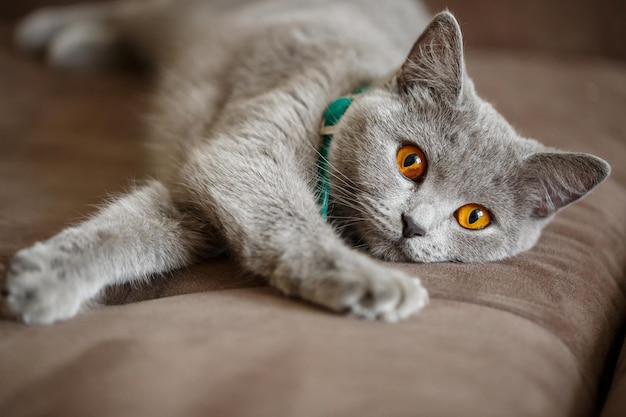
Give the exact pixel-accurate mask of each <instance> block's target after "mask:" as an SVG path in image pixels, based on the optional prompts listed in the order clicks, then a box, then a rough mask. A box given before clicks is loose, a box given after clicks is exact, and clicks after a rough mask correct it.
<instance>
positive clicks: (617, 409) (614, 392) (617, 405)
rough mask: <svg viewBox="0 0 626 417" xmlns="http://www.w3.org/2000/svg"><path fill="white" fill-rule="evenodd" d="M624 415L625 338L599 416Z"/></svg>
mask: <svg viewBox="0 0 626 417" xmlns="http://www.w3.org/2000/svg"><path fill="white" fill-rule="evenodd" d="M623 416H626V339H624V343H623V344H622V350H621V354H620V356H619V360H618V361H617V366H616V367H615V369H614V377H613V382H612V383H611V386H610V388H609V393H608V396H607V400H606V404H605V406H604V409H603V410H602V414H601V417H623Z"/></svg>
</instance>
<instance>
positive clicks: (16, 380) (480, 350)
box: [0, 0, 626, 417]
mask: <svg viewBox="0 0 626 417" xmlns="http://www.w3.org/2000/svg"><path fill="white" fill-rule="evenodd" d="M16 3H19V4H16V5H14V6H11V7H10V6H7V5H2V6H1V7H0V12H2V13H3V14H2V15H1V16H3V17H4V18H5V24H3V25H0V26H1V27H0V91H1V92H2V94H1V95H0V268H3V267H6V265H7V263H8V261H9V259H10V257H11V256H12V254H13V253H14V252H15V251H16V250H18V249H19V248H21V247H24V246H27V245H30V244H32V243H33V242H35V241H37V240H42V239H45V238H47V237H49V236H51V235H52V234H54V233H56V232H57V231H59V230H60V229H62V228H63V227H65V226H67V225H69V224H72V223H74V222H76V221H79V220H80V219H81V218H84V216H86V215H88V214H90V213H91V212H93V210H95V207H94V205H95V204H97V203H99V202H101V201H102V200H103V198H106V197H107V195H108V193H119V192H122V191H123V190H124V189H125V188H127V187H128V185H129V184H130V183H131V182H132V181H133V180H134V179H141V178H142V172H143V169H142V163H141V156H142V140H141V139H142V135H143V130H142V127H141V126H142V125H141V118H140V116H141V114H142V112H143V111H144V110H145V109H146V95H147V94H148V92H149V88H150V83H149V82H147V81H145V80H143V79H141V78H140V77H138V76H136V75H133V74H89V75H76V74H66V73H61V72H54V71H50V70H48V69H46V68H45V67H44V66H43V65H41V63H39V62H37V61H36V60H31V59H28V58H26V57H23V56H20V55H19V54H18V53H17V52H16V51H15V50H14V49H13V48H12V46H11V26H12V25H11V22H12V19H13V18H14V16H17V15H18V14H19V13H18V12H22V11H23V8H25V7H26V5H30V6H32V5H34V4H41V3H43V1H38V2H35V1H26V2H23V3H22V2H16ZM431 3H432V4H436V5H437V6H440V5H441V4H442V2H439V1H437V2H435V1H433V2H431ZM462 3H463V2H461V1H460V0H459V1H456V2H449V4H450V7H451V9H452V10H455V6H456V7H459V9H460V10H459V13H463V16H467V18H462V19H466V20H464V22H465V23H463V28H464V29H466V28H467V30H468V31H470V32H471V31H472V29H471V28H472V27H474V26H476V25H478V26H481V25H487V27H481V28H480V29H474V31H475V34H474V35H472V36H474V39H475V41H474V43H470V44H469V45H468V53H467V55H468V70H469V72H470V75H471V76H472V77H473V78H474V80H475V82H476V85H477V89H478V90H479V92H480V93H481V94H482V95H483V96H485V97H486V98H488V99H489V100H490V101H491V102H493V103H494V105H495V106H496V108H497V109H498V110H500V111H501V112H502V113H503V114H504V115H505V116H506V117H507V118H508V119H509V120H510V121H511V123H512V124H513V125H514V126H516V127H517V128H518V130H519V131H520V132H521V133H522V134H524V135H527V136H529V137H533V138H536V139H540V140H541V141H542V142H544V143H546V144H549V145H553V146H558V147H561V148H564V149H568V150H574V151H582V152H592V153H595V154H597V155H599V156H601V157H603V158H605V159H606V160H608V161H609V162H610V163H611V165H612V167H613V172H612V175H611V177H610V178H609V179H608V180H607V181H606V182H605V183H604V184H603V185H602V186H600V187H599V188H598V189H597V190H596V191H595V192H593V193H592V195H590V196H589V197H588V198H586V199H585V200H583V201H582V202H580V203H578V204H576V205H574V206H572V207H569V208H567V209H565V210H564V211H563V212H561V213H560V214H559V215H558V216H557V218H556V219H555V220H554V222H553V223H552V224H551V225H550V226H549V227H548V228H547V229H546V230H545V232H544V234H543V235H542V238H541V240H540V241H539V243H538V244H537V246H536V247H535V248H534V249H532V250H531V251H529V252H527V253H524V254H522V255H520V256H517V257H515V258H513V259H510V260H506V261H502V262H498V263H493V264H486V265H460V264H433V265H416V264H396V265H395V266H396V267H398V268H401V269H404V270H407V271H410V272H412V273H415V274H417V275H419V276H420V277H422V279H423V281H424V282H425V284H426V286H427V287H428V288H429V290H430V292H431V296H432V301H431V304H430V305H429V307H428V308H426V309H425V310H424V311H423V313H422V314H420V315H418V316H416V317H414V318H411V319H410V320H407V321H405V322H402V323H398V324H393V325H390V324H385V323H375V322H366V321H359V320H354V319H348V318H344V317H340V316H336V315H334V314H330V313H328V312H326V311H323V310H321V309H318V308H316V307H313V306H311V305H308V304H305V303H302V302H299V301H297V300H292V299H288V298H285V297H283V296H281V295H280V294H278V293H277V292H276V291H275V290H273V289H271V288H270V287H268V286H266V284H265V283H264V282H263V280H261V279H259V278H257V277H254V276H251V275H249V274H247V273H245V272H243V271H242V270H241V269H240V268H239V267H238V266H237V265H235V264H234V263H233V262H232V261H230V260H229V259H220V260H217V261H214V262H209V263H207V264H204V265H198V266H195V267H192V268H189V269H187V270H184V271H178V272H175V273H172V274H170V275H168V276H164V277H156V278H155V279H154V281H153V282H152V283H150V284H146V285H144V286H142V287H138V288H137V287H131V286H123V287H120V288H114V289H111V290H110V291H109V292H108V294H107V297H106V299H105V300H104V304H107V305H106V306H103V307H101V308H97V309H95V310H92V311H89V312H87V313H84V314H82V315H80V316H79V317H77V318H76V319H74V320H71V321H68V322H65V323H61V324H58V325H54V326H50V327H27V326H24V325H21V324H18V323H15V322H12V321H7V320H5V321H0V415H1V416H6V417H8V416H50V415H54V416H86V415H89V416H112V415H132V416H144V415H145V416H172V415H181V416H182V415H203V416H205V415H217V416H244V415H246V416H247V415H254V416H296V415H297V416H352V415H359V416H381V415H388V416H417V415H420V416H421V415H423V416H550V417H552V416H589V415H594V414H597V413H600V412H601V413H602V415H603V416H606V417H617V416H622V415H624V414H625V411H626V357H625V355H626V352H622V354H621V358H620V360H619V361H618V363H617V366H616V364H615V361H616V359H617V356H618V354H619V350H620V347H621V346H622V344H623V340H624V333H623V331H624V324H625V317H626V297H625V294H626V276H625V271H626V211H625V210H624V207H626V165H625V164H624V162H625V161H626V119H624V114H626V63H624V62H623V61H620V60H616V59H607V58H603V57H602V56H601V55H610V56H614V57H615V56H621V55H620V54H621V53H622V52H621V51H623V50H620V49H619V48H618V47H615V48H616V49H611V51H614V50H615V51H617V52H611V51H608V50H603V49H598V48H599V47H598V48H596V49H594V50H593V51H591V49H590V48H593V45H596V46H597V45H599V43H598V44H597V43H595V42H596V41H595V40H593V41H592V40H588V42H589V43H583V44H580V45H575V46H572V47H571V48H570V47H565V46H563V44H560V45H553V46H550V47H549V48H547V47H546V48H547V49H546V48H540V47H538V46H537V45H536V44H535V43H534V42H535V41H534V40H533V39H532V38H528V39H525V40H524V41H523V43H524V45H519V44H518V43H517V41H510V42H509V44H510V45H512V46H514V47H515V48H513V47H506V48H504V47H503V46H505V45H501V44H499V43H498V42H491V43H490V42H485V41H481V38H480V36H479V35H480V33H482V32H481V31H487V30H488V25H489V24H490V22H492V20H493V16H490V17H489V18H486V17H482V18H476V19H477V20H476V21H475V20H469V17H471V16H475V15H476V14H475V12H474V11H473V10H471V9H468V8H467V7H464V6H462ZM481 3H484V2H481ZM503 3H506V4H509V5H512V4H513V2H512V1H507V2H503ZM557 3H558V2H557ZM574 3H575V4H578V3H577V2H574ZM477 4H480V3H477ZM542 4H545V3H544V2H537V5H536V6H535V9H534V10H535V11H537V10H540V9H541V7H542V6H541V5H542ZM580 4H584V5H586V4H587V3H585V2H580ZM601 4H603V3H602V2H601ZM477 7H478V6H477ZM485 7H486V6H485ZM510 7H513V6H510ZM550 7H552V6H550ZM581 7H583V6H580V7H578V8H574V9H575V10H581ZM495 11H499V13H501V14H503V15H505V16H506V17H507V18H515V16H513V17H511V15H510V13H509V14H507V12H506V11H508V12H510V11H511V9H507V8H506V7H504V6H498V8H496V9H494V10H492V12H495ZM485 14H486V13H485ZM526 16H527V15H524V14H522V16H521V17H519V19H521V18H522V17H524V18H525V17H526ZM577 16H579V17H580V16H583V15H582V14H580V15H577ZM594 16H595V15H589V16H587V17H586V18H588V19H591V20H594V19H595V17H594ZM580 18H583V17H580ZM594 22H596V20H594ZM596 23H597V22H596ZM596 23H594V24H596ZM562 24H563V25H565V26H566V27H569V26H567V25H569V23H562ZM491 25H492V26H494V25H495V23H491ZM511 25H513V26H515V25H520V22H519V21H514V22H512V23H511ZM589 25H590V26H591V25H592V24H591V23H589ZM584 27H587V26H584ZM494 30H495V29H494ZM501 30H503V31H504V29H501ZM581 30H582V29H581ZM603 30H606V31H608V30H613V29H610V28H608V29H603ZM615 30H617V29H615ZM548 32H550V31H549V30H548ZM601 33H605V32H602V31H601ZM481 36H482V35H481ZM546 36H547V35H546ZM588 36H592V34H591V33H589V34H588ZM598 36H600V38H601V37H602V36H604V35H602V34H600V35H598ZM594 39H595V38H594ZM503 42H504V41H503ZM519 42H522V40H519ZM563 42H564V41H563ZM557 44H558V42H557ZM476 45H480V46H481V47H480V48H478V47H477V46H476ZM590 45H591V46H590ZM522 46H523V47H522ZM557 47H562V49H564V50H565V51H566V52H567V54H546V52H548V51H551V50H552V51H554V50H556V49H558V48H557ZM611 48H613V47H611ZM574 52H575V53H574ZM605 398H606V408H605V409H604V410H602V407H603V404H604V399H605Z"/></svg>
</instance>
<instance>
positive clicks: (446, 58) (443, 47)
mask: <svg viewBox="0 0 626 417" xmlns="http://www.w3.org/2000/svg"><path fill="white" fill-rule="evenodd" d="M464 78H465V62H464V60H463V38H462V35H461V28H460V27H459V24H458V23H457V21H456V19H455V18H454V16H453V15H452V13H450V12H447V11H446V12H442V13H439V14H438V15H436V16H435V17H434V18H433V20H432V21H431V22H430V24H429V25H428V26H427V27H426V29H424V32H422V34H421V35H420V37H419V38H418V39H417V41H416V42H415V44H414V45H413V48H412V49H411V52H410V53H409V56H408V57H407V59H406V61H405V62H404V64H402V67H401V68H400V72H399V73H398V75H397V85H398V88H399V89H400V91H401V92H403V93H410V92H411V91H412V90H415V89H426V90H427V91H428V92H429V93H430V94H431V95H433V96H435V97H437V98H439V99H442V100H444V101H445V102H448V103H449V104H454V103H456V102H457V100H458V99H459V96H460V95H461V92H462V89H463V81H464Z"/></svg>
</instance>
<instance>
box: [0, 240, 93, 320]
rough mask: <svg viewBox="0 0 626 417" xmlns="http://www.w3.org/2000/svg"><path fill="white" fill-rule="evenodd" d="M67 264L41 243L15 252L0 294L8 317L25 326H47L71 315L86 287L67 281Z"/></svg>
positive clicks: (78, 305) (68, 278) (77, 309)
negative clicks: (7, 310) (12, 317)
mask: <svg viewBox="0 0 626 417" xmlns="http://www.w3.org/2000/svg"><path fill="white" fill-rule="evenodd" d="M70 273H71V271H69V270H68V268H67V263H66V262H64V259H63V258H62V257H59V254H58V253H56V251H54V250H53V249H52V248H50V247H48V246H47V245H46V244H45V243H37V244H36V245H34V246H32V247H30V248H27V249H23V250H21V251H19V252H18V253H17V254H16V255H15V257H14V258H13V260H12V261H11V264H10V265H9V269H8V271H7V275H6V283H5V287H4V289H3V290H2V294H3V296H4V299H5V303H6V305H7V307H8V309H9V312H10V314H11V315H12V316H14V317H15V318H17V319H18V320H20V321H23V322H24V323H27V324H51V323H54V322H57V321H61V320H66V319H68V318H71V317H73V316H75V315H76V314H77V313H78V311H79V310H80V307H81V304H82V303H83V301H84V300H85V299H86V298H85V296H86V295H87V294H86V293H87V292H89V291H86V290H88V288H87V287H86V286H85V285H84V284H82V283H80V282H76V281H75V280H71V279H70V277H69V274H70Z"/></svg>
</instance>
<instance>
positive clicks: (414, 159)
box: [403, 153, 419, 168]
mask: <svg viewBox="0 0 626 417" xmlns="http://www.w3.org/2000/svg"><path fill="white" fill-rule="evenodd" d="M417 161H419V157H418V156H417V154H416V153H412V154H410V155H409V156H407V157H406V158H404V164H403V165H404V167H405V168H407V167H410V166H411V165H413V164H414V163H416V162H417Z"/></svg>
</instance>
